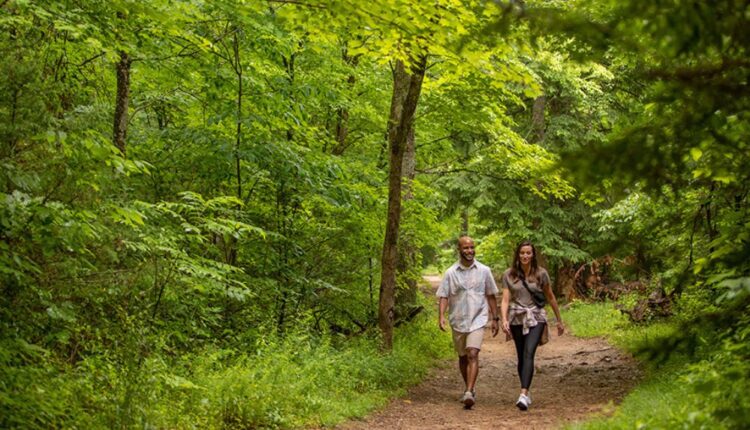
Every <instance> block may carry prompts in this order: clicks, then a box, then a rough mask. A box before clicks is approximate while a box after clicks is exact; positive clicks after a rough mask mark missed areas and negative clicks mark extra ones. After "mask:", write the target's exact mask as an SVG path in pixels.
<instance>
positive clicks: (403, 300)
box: [395, 125, 419, 324]
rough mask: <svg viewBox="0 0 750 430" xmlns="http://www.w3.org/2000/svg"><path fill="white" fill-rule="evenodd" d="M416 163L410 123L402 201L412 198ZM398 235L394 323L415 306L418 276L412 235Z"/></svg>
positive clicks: (403, 167) (403, 317) (405, 155)
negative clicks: (415, 267)
mask: <svg viewBox="0 0 750 430" xmlns="http://www.w3.org/2000/svg"><path fill="white" fill-rule="evenodd" d="M416 163H417V160H416V145H415V142H414V126H413V125H412V127H411V128H410V129H409V134H408V136H407V139H406V147H405V149H404V160H403V165H402V167H401V169H402V175H403V181H404V182H403V184H402V186H403V187H402V188H403V192H402V196H403V197H402V199H403V201H404V202H406V201H409V200H412V199H413V198H414V193H413V192H412V191H413V190H412V182H413V181H414V177H415V176H416ZM400 236H401V237H400V238H399V240H400V242H399V247H398V248H399V252H398V266H397V273H398V279H400V280H401V282H402V285H401V286H399V287H397V288H396V298H395V307H396V316H395V320H396V324H397V323H398V321H404V319H405V318H407V316H408V315H410V314H411V312H412V311H413V309H414V308H415V307H416V306H417V284H418V281H419V279H418V277H417V276H416V275H415V274H414V273H413V272H412V270H413V268H414V266H415V265H416V264H417V249H416V246H415V244H414V240H413V236H412V235H409V234H406V235H404V234H402V235H400Z"/></svg>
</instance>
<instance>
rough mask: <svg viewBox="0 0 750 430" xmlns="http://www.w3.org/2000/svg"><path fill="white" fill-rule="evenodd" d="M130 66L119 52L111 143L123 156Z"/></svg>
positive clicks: (126, 127)
mask: <svg viewBox="0 0 750 430" xmlns="http://www.w3.org/2000/svg"><path fill="white" fill-rule="evenodd" d="M130 64H131V60H130V57H129V56H128V54H127V53H126V52H124V51H120V61H118V62H117V66H116V70H117V98H116V99H115V124H114V133H113V141H114V144H115V146H116V147H117V149H119V150H120V153H122V155H125V150H126V145H125V139H126V138H127V134H128V104H129V100H130Z"/></svg>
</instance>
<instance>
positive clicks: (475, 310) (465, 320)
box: [437, 260, 498, 333]
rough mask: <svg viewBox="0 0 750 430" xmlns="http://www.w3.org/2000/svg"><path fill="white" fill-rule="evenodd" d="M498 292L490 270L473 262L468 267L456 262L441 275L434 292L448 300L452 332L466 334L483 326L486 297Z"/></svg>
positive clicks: (484, 324) (485, 317)
mask: <svg viewBox="0 0 750 430" xmlns="http://www.w3.org/2000/svg"><path fill="white" fill-rule="evenodd" d="M497 293H498V289H497V285H496V284H495V279H494V278H493V277H492V272H491V271H490V268H489V267H487V266H485V265H484V264H482V263H480V262H478V261H476V260H474V262H473V263H472V264H471V266H469V267H464V266H462V265H461V263H460V262H456V263H455V264H453V265H452V266H451V267H450V268H448V270H447V271H446V272H445V275H444V276H443V281H442V282H441V283H440V287H439V288H438V290H437V296H438V297H445V298H447V299H448V313H449V321H450V324H451V327H452V328H453V330H455V331H457V332H461V333H469V332H472V331H474V330H477V329H480V328H483V327H484V326H486V325H487V308H488V305H487V296H488V295H496V294H497Z"/></svg>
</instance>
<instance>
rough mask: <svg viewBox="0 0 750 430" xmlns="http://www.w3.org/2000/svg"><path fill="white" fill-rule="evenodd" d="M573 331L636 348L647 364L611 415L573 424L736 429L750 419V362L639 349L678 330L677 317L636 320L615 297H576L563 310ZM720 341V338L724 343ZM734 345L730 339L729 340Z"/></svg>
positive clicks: (588, 429) (596, 428) (590, 429)
mask: <svg viewBox="0 0 750 430" xmlns="http://www.w3.org/2000/svg"><path fill="white" fill-rule="evenodd" d="M563 318H564V320H565V321H567V323H568V326H569V327H570V328H571V330H572V332H573V334H575V335H576V336H580V337H595V336H601V337H605V338H606V339H608V340H609V341H610V342H612V343H613V344H614V345H616V346H618V347H620V348H623V349H624V350H626V351H629V352H631V353H634V354H636V357H637V358H639V361H640V362H641V365H642V366H643V368H644V370H645V376H644V379H643V380H642V381H641V383H640V384H639V385H638V386H637V387H636V388H635V389H634V390H633V391H632V392H631V393H630V394H628V395H627V396H626V398H625V399H624V400H623V402H622V403H621V404H620V405H619V406H618V407H616V408H615V411H614V413H613V414H611V415H610V416H607V417H600V418H595V419H593V420H590V421H587V422H584V423H578V424H575V425H572V426H570V427H569V428H571V429H578V430H584V429H585V430H600V429H601V430H604V429H607V430H609V429H673V428H683V429H698V428H711V429H712V430H713V429H724V428H726V429H731V428H742V426H743V424H742V423H743V422H744V423H747V422H748V421H746V419H747V417H746V415H747V402H748V399H747V397H748V395H747V394H746V393H747V392H748V390H747V388H748V381H747V375H742V374H741V373H743V372H744V371H746V370H747V365H746V364H745V365H742V364H740V365H739V366H742V368H738V369H736V370H734V372H735V373H736V375H735V377H734V378H733V377H732V376H731V372H730V373H727V372H728V368H729V365H728V364H722V363H723V362H724V361H726V362H727V363H728V362H729V361H730V360H733V362H735V363H736V358H733V357H732V353H731V352H726V353H725V354H724V353H723V352H725V351H723V350H722V347H721V346H719V347H717V349H718V350H719V351H718V352H716V351H712V353H711V354H708V353H706V352H703V353H701V352H699V353H698V354H697V355H695V356H693V357H687V356H685V355H684V354H671V355H669V356H668V358H667V359H666V360H661V361H657V360H655V359H654V358H653V357H649V356H647V355H644V354H639V352H640V351H642V348H643V346H644V345H647V344H651V345H653V344H654V343H655V342H656V343H657V344H658V342H659V339H667V338H669V337H670V335H671V334H673V333H675V330H677V325H676V324H675V323H673V322H669V321H662V322H652V323H650V324H643V325H635V324H632V323H630V322H629V321H628V320H627V318H626V317H625V316H624V315H622V314H621V313H620V312H619V311H617V310H616V309H615V308H614V304H613V303H593V304H585V303H574V304H573V305H572V306H570V308H569V309H568V310H566V311H564V315H563ZM719 345H721V344H719ZM729 349H731V345H730V346H729Z"/></svg>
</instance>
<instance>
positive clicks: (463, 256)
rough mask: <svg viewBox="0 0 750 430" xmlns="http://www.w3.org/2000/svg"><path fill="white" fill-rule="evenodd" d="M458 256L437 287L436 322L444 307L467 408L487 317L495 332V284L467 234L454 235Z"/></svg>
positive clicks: (472, 395)
mask: <svg viewBox="0 0 750 430" xmlns="http://www.w3.org/2000/svg"><path fill="white" fill-rule="evenodd" d="M458 254H459V260H458V261H457V262H456V263H455V264H453V265H452V266H451V267H450V268H448V270H447V271H446V272H445V275H444V276H443V282H442V283H441V284H440V287H439V288H438V291H437V296H438V297H439V298H440V304H439V322H438V323H439V326H440V330H443V331H445V330H446V323H445V311H446V310H448V312H449V314H450V326H451V331H452V333H453V346H454V347H455V349H456V352H457V353H458V368H459V369H460V370H461V376H463V378H464V383H465V384H466V390H465V392H464V395H463V397H461V402H463V404H464V407H465V408H467V409H468V408H471V407H472V406H474V402H476V392H475V390H474V386H475V384H476V382H477V375H478V374H479V350H480V349H481V347H482V340H483V338H484V327H485V326H486V325H487V320H488V318H489V320H490V321H491V326H490V327H491V328H492V336H493V337H495V336H497V332H498V322H497V321H498V319H499V317H498V316H497V300H496V299H495V295H496V294H498V289H497V285H496V284H495V280H494V278H493V277H492V272H491V271H490V268H489V267H487V266H485V265H484V264H482V263H480V262H478V261H476V260H475V259H474V241H473V240H472V239H471V238H470V237H469V236H461V237H459V238H458Z"/></svg>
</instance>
